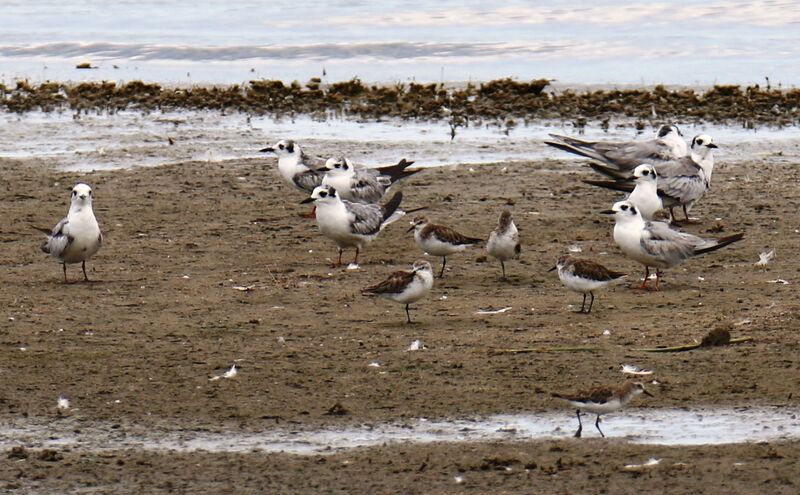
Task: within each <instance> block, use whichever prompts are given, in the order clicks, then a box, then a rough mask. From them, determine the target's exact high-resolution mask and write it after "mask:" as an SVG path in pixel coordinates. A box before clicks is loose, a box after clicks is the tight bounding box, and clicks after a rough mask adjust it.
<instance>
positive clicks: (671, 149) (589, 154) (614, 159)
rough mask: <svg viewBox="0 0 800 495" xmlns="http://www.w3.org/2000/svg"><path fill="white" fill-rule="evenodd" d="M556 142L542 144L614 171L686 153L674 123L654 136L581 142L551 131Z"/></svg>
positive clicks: (662, 127)
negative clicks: (627, 139)
mask: <svg viewBox="0 0 800 495" xmlns="http://www.w3.org/2000/svg"><path fill="white" fill-rule="evenodd" d="M550 136H551V137H552V138H553V139H555V141H545V144H547V145H549V146H552V147H554V148H558V149H560V150H563V151H567V152H569V153H574V154H576V155H580V156H583V157H586V158H592V159H594V160H597V161H599V162H602V163H604V164H605V165H607V166H611V167H613V168H615V169H617V170H621V171H630V170H633V169H634V168H636V166H637V165H640V164H642V163H650V164H656V163H659V162H665V161H671V160H676V159H678V158H681V157H683V156H686V154H687V152H688V150H687V148H686V141H684V140H683V134H681V131H680V129H678V127H677V126H675V125H662V126H661V127H659V129H658V132H657V133H656V137H655V138H653V139H648V140H644V141H623V142H602V141H584V140H582V139H577V138H573V137H569V136H562V135H559V134H550Z"/></svg>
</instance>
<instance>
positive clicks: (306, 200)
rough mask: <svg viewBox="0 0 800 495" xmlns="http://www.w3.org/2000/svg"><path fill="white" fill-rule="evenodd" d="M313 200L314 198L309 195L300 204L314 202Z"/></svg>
mask: <svg viewBox="0 0 800 495" xmlns="http://www.w3.org/2000/svg"><path fill="white" fill-rule="evenodd" d="M313 202H314V198H312V197H310V196H309V197H307V198H306V199H304V200H303V201H300V204H301V205H304V204H308V203H313Z"/></svg>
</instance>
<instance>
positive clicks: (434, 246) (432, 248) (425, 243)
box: [408, 216, 483, 278]
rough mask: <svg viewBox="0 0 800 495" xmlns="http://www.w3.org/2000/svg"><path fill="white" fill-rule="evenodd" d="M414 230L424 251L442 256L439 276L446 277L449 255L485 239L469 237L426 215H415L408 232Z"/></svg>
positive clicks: (418, 243)
mask: <svg viewBox="0 0 800 495" xmlns="http://www.w3.org/2000/svg"><path fill="white" fill-rule="evenodd" d="M412 230H413V231H414V241H415V242H416V243H417V246H419V248H420V249H422V251H423V252H425V253H427V254H429V255H431V256H441V257H442V270H441V271H440V272H439V278H444V267H445V265H446V264H447V255H449V254H453V253H459V252H461V251H463V250H464V249H466V248H467V246H470V245H472V244H477V243H479V242H483V239H478V238H477V237H467V236H465V235H463V234H460V233H458V232H456V231H455V230H453V229H451V228H450V227H446V226H444V225H437V224H434V223H431V222H430V221H429V220H428V218H427V217H424V216H417V217H414V220H412V221H411V228H410V229H408V232H411V231H412Z"/></svg>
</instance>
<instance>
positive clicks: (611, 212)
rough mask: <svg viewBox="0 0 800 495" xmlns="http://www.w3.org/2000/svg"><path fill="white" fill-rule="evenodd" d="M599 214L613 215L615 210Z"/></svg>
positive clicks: (602, 211) (603, 211)
mask: <svg viewBox="0 0 800 495" xmlns="http://www.w3.org/2000/svg"><path fill="white" fill-rule="evenodd" d="M598 213H602V214H603V215H613V214H614V210H601V211H599V212H598Z"/></svg>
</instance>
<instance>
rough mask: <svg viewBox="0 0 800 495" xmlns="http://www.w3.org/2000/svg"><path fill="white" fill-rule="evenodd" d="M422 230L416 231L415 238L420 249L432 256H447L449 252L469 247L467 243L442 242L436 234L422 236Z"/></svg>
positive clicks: (456, 251) (457, 251)
mask: <svg viewBox="0 0 800 495" xmlns="http://www.w3.org/2000/svg"><path fill="white" fill-rule="evenodd" d="M421 232H422V231H421V230H417V231H416V232H414V240H415V241H416V242H417V246H419V248H420V249H422V250H423V251H425V252H426V253H428V254H430V255H432V256H447V255H448V254H453V253H459V252H461V251H463V250H464V249H466V248H467V246H466V245H465V244H450V243H447V242H442V241H440V240H439V239H437V238H436V236H434V235H430V236H428V237H422V233H421Z"/></svg>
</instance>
